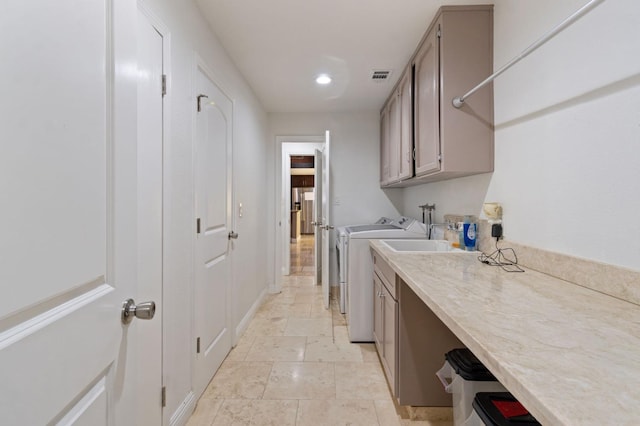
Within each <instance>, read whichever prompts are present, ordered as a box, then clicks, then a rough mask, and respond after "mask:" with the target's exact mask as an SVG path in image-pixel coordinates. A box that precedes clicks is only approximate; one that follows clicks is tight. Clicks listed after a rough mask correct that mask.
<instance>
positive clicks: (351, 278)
mask: <svg viewBox="0 0 640 426" xmlns="http://www.w3.org/2000/svg"><path fill="white" fill-rule="evenodd" d="M426 237H427V233H426V227H425V225H424V224H422V223H420V222H418V221H417V220H415V219H412V218H408V217H404V216H401V217H399V218H398V219H396V220H394V221H392V222H391V223H385V224H372V225H356V226H346V227H343V228H339V229H338V238H337V242H336V245H337V246H339V247H337V248H338V253H339V254H338V257H339V262H340V263H341V264H340V265H339V267H338V271H339V273H338V275H340V280H341V282H340V286H341V290H342V287H343V288H344V304H345V313H346V317H347V329H348V330H349V340H350V341H352V342H372V341H373V259H372V256H371V251H370V248H369V240H371V239H390V238H393V239H398V238H411V239H418V238H426ZM343 279H344V284H343V282H342V280H343ZM341 294H342V291H341ZM341 298H342V297H341Z"/></svg>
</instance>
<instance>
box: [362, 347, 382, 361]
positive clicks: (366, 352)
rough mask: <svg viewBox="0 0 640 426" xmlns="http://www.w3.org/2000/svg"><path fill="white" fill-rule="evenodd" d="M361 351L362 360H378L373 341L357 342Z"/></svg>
mask: <svg viewBox="0 0 640 426" xmlns="http://www.w3.org/2000/svg"><path fill="white" fill-rule="evenodd" d="M357 345H358V346H359V347H360V351H361V352H362V361H364V362H377V363H379V362H380V358H378V351H377V349H376V345H375V344H373V343H357Z"/></svg>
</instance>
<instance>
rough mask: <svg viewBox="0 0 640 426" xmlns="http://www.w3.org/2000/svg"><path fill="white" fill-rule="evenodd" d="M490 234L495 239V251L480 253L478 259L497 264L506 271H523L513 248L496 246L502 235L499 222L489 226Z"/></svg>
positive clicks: (485, 262) (492, 264)
mask: <svg viewBox="0 0 640 426" xmlns="http://www.w3.org/2000/svg"><path fill="white" fill-rule="evenodd" d="M491 236H492V237H495V239H496V249H495V251H494V252H493V253H491V254H485V253H482V254H481V255H480V256H478V260H479V261H480V262H482V263H484V264H485V265H489V266H499V267H501V268H502V269H503V270H505V271H507V272H524V269H522V268H521V267H520V266H518V256H516V252H515V250H514V249H512V248H510V247H506V248H500V247H498V241H499V240H500V237H501V236H502V225H501V224H499V223H496V224H493V225H492V226H491Z"/></svg>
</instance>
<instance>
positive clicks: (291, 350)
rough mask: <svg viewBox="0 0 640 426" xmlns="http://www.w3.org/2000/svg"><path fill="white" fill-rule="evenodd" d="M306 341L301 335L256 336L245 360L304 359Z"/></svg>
mask: <svg viewBox="0 0 640 426" xmlns="http://www.w3.org/2000/svg"><path fill="white" fill-rule="evenodd" d="M306 343H307V338H306V337H301V336H260V337H256V338H255V340H254V342H253V345H251V349H249V352H247V356H246V357H245V361H302V360H303V359H304V349H305V345H306Z"/></svg>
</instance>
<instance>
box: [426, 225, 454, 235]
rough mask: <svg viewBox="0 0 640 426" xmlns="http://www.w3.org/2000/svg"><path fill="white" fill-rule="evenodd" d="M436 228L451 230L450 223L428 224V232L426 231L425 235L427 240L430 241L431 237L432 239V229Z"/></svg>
mask: <svg viewBox="0 0 640 426" xmlns="http://www.w3.org/2000/svg"><path fill="white" fill-rule="evenodd" d="M436 226H442V227H443V228H444V229H449V230H450V229H452V228H451V223H450V222H447V223H431V224H429V230H428V231H427V235H428V238H429V239H431V237H433V228H435V227H436Z"/></svg>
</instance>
